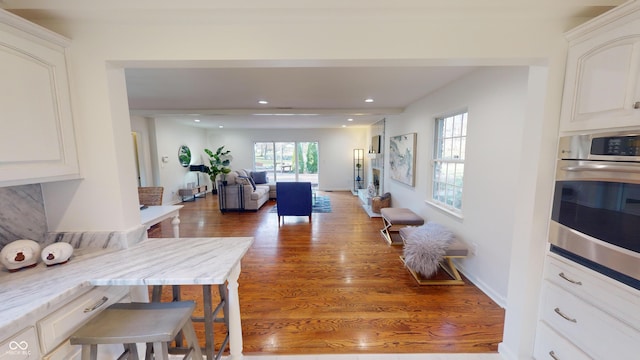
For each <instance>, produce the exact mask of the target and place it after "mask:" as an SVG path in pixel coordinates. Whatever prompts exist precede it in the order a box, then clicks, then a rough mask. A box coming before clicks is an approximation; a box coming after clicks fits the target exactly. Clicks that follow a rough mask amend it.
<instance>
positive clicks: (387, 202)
mask: <svg viewBox="0 0 640 360" xmlns="http://www.w3.org/2000/svg"><path fill="white" fill-rule="evenodd" d="M388 207H391V194H389V193H385V194H384V195H382V196H375V197H373V198H372V199H371V211H373V212H374V213H380V209H382V208H388Z"/></svg>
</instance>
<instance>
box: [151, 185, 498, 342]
mask: <svg viewBox="0 0 640 360" xmlns="http://www.w3.org/2000/svg"><path fill="white" fill-rule="evenodd" d="M319 194H320V195H326V196H329V197H330V199H331V207H332V212H331V213H321V214H315V213H314V214H313V219H312V222H311V223H309V222H308V219H307V217H285V223H284V225H282V226H280V227H279V226H278V221H277V215H276V214H275V213H269V210H270V209H271V208H272V207H273V206H274V205H275V201H269V202H267V203H266V204H265V205H264V206H263V207H262V208H261V209H260V210H259V211H257V212H242V213H236V212H231V213H225V214H221V213H220V211H219V210H218V204H217V196H215V195H211V194H208V195H207V196H206V198H200V199H197V200H196V201H195V202H185V203H182V204H183V205H184V208H183V209H182V210H181V211H180V219H181V223H180V235H181V236H182V237H217V236H231V237H233V236H253V237H255V243H254V245H253V246H252V248H251V249H250V250H249V252H248V253H247V255H246V256H245V258H244V259H243V261H242V273H241V275H240V279H239V284H240V286H239V293H240V308H241V310H240V311H241V316H242V332H243V338H244V351H243V353H244V354H246V355H258V354H264V355H287V354H380V353H396V354H402V353H483V352H496V351H497V347H498V343H500V342H501V341H502V331H503V323H504V310H503V309H502V308H500V307H499V306H498V305H497V304H496V303H494V302H493V301H492V300H491V299H490V298H489V297H487V296H486V295H485V294H484V293H482V292H481V291H480V290H479V289H478V288H476V287H475V286H473V285H472V284H471V283H470V282H468V281H467V280H466V279H465V283H466V284H465V285H463V286H420V285H418V284H417V283H416V281H415V280H414V279H413V277H412V276H411V274H410V273H409V272H408V271H407V270H406V269H405V268H404V267H403V263H402V262H401V260H400V258H399V255H400V253H401V251H402V250H401V248H400V247H391V246H389V245H387V243H386V242H385V241H384V240H383V239H382V237H381V236H380V232H379V229H380V228H381V225H382V220H381V219H380V218H369V217H368V216H367V214H366V213H365V212H364V210H363V209H362V208H361V207H360V203H359V200H358V198H357V197H355V196H353V195H352V194H351V193H350V192H319ZM149 237H172V228H171V224H170V221H169V220H167V221H164V222H162V223H161V224H159V225H158V226H157V227H154V228H152V229H151V230H149ZM166 290H169V289H166ZM200 291H201V290H200V288H199V287H183V289H182V294H183V299H195V300H196V301H198V300H199V299H200V298H201V296H200ZM164 296H166V297H169V296H170V295H169V293H168V291H166V292H165V295H164ZM198 308H202V306H201V305H200V304H198ZM216 326H223V325H216ZM196 327H197V329H196V330H197V331H198V336H199V337H200V339H201V343H202V344H204V340H203V339H202V338H203V334H202V332H203V331H202V329H201V327H199V325H198V324H196ZM223 330H224V329H219V331H223ZM217 337H218V338H220V336H217ZM219 341H220V339H217V340H216V342H219Z"/></svg>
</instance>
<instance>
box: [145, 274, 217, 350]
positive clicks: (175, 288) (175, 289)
mask: <svg viewBox="0 0 640 360" xmlns="http://www.w3.org/2000/svg"><path fill="white" fill-rule="evenodd" d="M171 291H172V300H171V301H182V299H181V297H182V295H181V291H180V285H172V286H171ZM218 295H219V298H220V301H219V302H218V303H217V304H216V305H215V306H214V300H213V296H212V295H211V285H202V302H203V309H202V310H203V315H204V316H202V317H192V318H191V321H193V322H195V323H203V324H204V336H205V347H204V349H203V350H204V352H205V355H206V358H207V360H209V359H211V360H220V359H221V358H222V354H223V353H224V350H225V349H226V348H227V345H228V344H229V315H228V314H229V302H228V300H227V297H228V296H227V295H228V294H227V285H226V284H219V285H218ZM161 298H162V285H154V286H153V288H152V292H151V301H152V302H160V301H161ZM215 323H223V324H224V325H225V327H226V331H225V332H224V338H223V339H222V343H221V345H220V348H219V349H218V350H217V351H216V349H214V344H215V333H214V329H213V326H214V324H215ZM172 350H177V351H181V350H184V348H183V346H182V337H181V336H180V335H178V336H177V337H176V339H175V348H174V349H172ZM149 351H150V349H149V347H147V354H148V353H149Z"/></svg>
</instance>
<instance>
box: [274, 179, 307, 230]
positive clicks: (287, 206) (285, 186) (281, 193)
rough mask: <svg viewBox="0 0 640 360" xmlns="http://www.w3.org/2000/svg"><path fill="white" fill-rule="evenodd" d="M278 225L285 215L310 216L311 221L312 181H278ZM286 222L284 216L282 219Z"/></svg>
mask: <svg viewBox="0 0 640 360" xmlns="http://www.w3.org/2000/svg"><path fill="white" fill-rule="evenodd" d="M276 197H277V200H276V201H277V209H278V225H280V218H281V217H283V216H308V217H309V222H311V207H312V194H311V183H310V182H277V183H276ZM282 222H283V223H284V218H283V219H282Z"/></svg>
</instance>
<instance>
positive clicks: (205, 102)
mask: <svg viewBox="0 0 640 360" xmlns="http://www.w3.org/2000/svg"><path fill="white" fill-rule="evenodd" d="M472 69H473V68H472V67H466V66H460V67H434V66H422V67H416V66H408V67H286V68H282V67H277V68H276V67H271V68H269V67H262V68H196V69H194V68H184V69H176V68H171V69H168V68H162V69H157V68H154V69H148V68H147V69H144V68H141V69H127V70H126V71H125V74H126V80H127V92H128V97H129V108H130V109H131V112H132V114H134V115H142V116H153V117H162V118H171V119H177V120H179V121H181V122H183V123H185V124H188V125H193V126H200V127H207V128H213V127H215V128H217V127H220V126H224V127H225V128H336V127H343V126H345V127H357V126H367V125H370V124H373V123H375V122H377V121H379V120H381V119H383V118H384V117H385V116H386V115H389V114H397V113H400V112H402V111H403V110H404V108H405V107H406V106H407V105H409V104H411V103H412V102H414V101H416V100H418V99H420V98H422V97H424V96H425V95H427V94H429V93H430V92H432V91H434V90H436V89H438V88H440V87H442V86H444V85H446V84H448V83H450V82H451V81H453V80H455V79H457V78H459V77H461V76H463V75H464V74H466V73H468V72H470V71H472ZM367 98H371V99H373V102H372V103H367V102H365V99H367ZM259 100H266V101H268V104H259V103H258V101H259ZM196 119H198V120H200V122H199V123H196V122H195V120H196ZM349 119H351V120H349Z"/></svg>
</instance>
